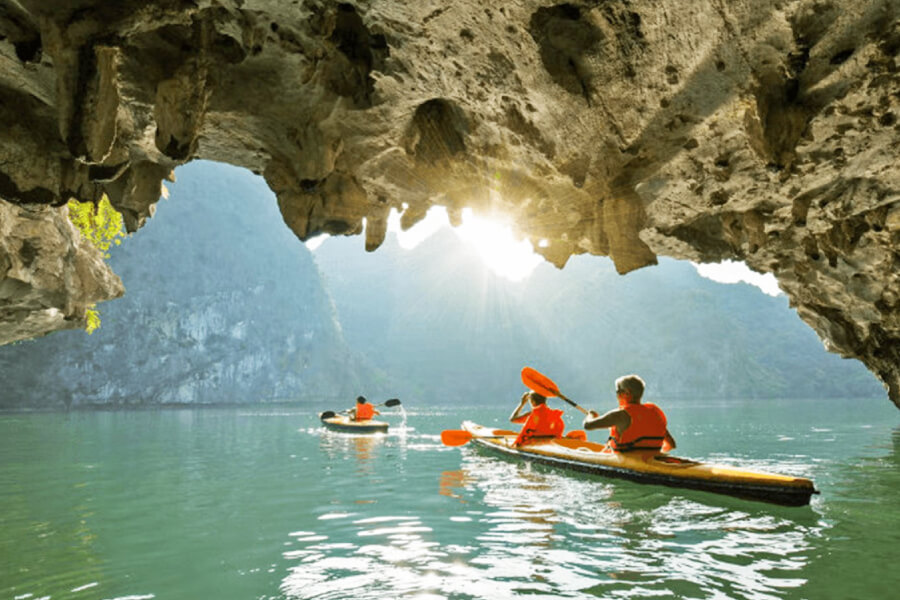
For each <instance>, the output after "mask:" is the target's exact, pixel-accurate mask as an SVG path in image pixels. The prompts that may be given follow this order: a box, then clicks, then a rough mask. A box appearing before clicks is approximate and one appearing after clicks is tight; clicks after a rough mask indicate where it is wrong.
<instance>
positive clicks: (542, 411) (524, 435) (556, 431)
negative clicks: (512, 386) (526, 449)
mask: <svg viewBox="0 0 900 600" xmlns="http://www.w3.org/2000/svg"><path fill="white" fill-rule="evenodd" d="M529 401H530V402H531V410H530V411H528V412H527V413H525V414H521V412H522V409H523V408H525V403H526V402H529ZM562 414H563V411H561V410H554V409H552V408H550V407H549V406H547V398H545V397H544V396H542V395H540V394H538V393H537V392H525V393H524V394H522V399H521V401H520V402H519V406H517V407H516V410H514V411H513V413H512V414H511V415H510V416H509V420H510V422H511V423H524V425H523V426H522V431H520V432H519V435H518V436H517V437H516V439H515V441H514V442H513V445H514V446H523V445H525V444H527V443H529V442H531V441H532V440H534V439H535V438H541V437H554V438H558V437H562V434H563V429H565V423H563V420H562Z"/></svg>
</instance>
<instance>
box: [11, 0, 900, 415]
mask: <svg viewBox="0 0 900 600" xmlns="http://www.w3.org/2000/svg"><path fill="white" fill-rule="evenodd" d="M898 14H900V0H868V1H866V0H861V1H860V2H854V3H847V2H838V1H836V0H794V1H776V0H770V1H766V0H761V1H755V2H723V1H721V0H707V1H704V0H697V1H694V2H689V3H686V2H675V1H674V0H671V1H665V2H650V1H637V0H633V1H629V0H608V1H599V0H598V1H583V2H568V3H553V2H547V1H523V2H516V3H500V4H499V5H497V6H496V7H494V6H487V5H485V4H484V3H482V2H475V1H469V0H450V1H446V2H441V3H437V2H409V3H401V2H395V1H393V0H380V1H379V0H371V1H358V2H330V1H303V2H301V1H296V2H291V3H288V2H284V1H280V0H247V1H241V0H232V1H228V0H225V1H221V2H212V1H204V0H182V1H179V0H169V1H161V0H160V1H155V2H146V1H137V0H120V1H117V2H112V1H106V2H102V1H99V0H68V1H56V2H46V1H44V0H40V1H39V0H0V124H2V126H0V197H2V199H3V201H2V204H3V205H4V209H3V210H4V212H2V213H0V214H2V215H4V216H3V219H4V222H3V225H2V228H3V230H4V231H7V230H9V229H12V228H15V227H10V226H8V225H7V223H8V221H7V219H8V217H6V216H5V215H6V214H7V212H8V211H10V210H13V211H15V210H21V208H18V207H28V210H31V211H33V210H37V209H35V208H34V207H40V208H39V210H42V211H44V213H45V214H46V218H47V219H53V218H57V217H54V216H52V215H54V214H56V213H58V212H59V211H60V210H61V209H54V208H53V207H57V206H61V205H62V204H64V203H65V201H66V200H67V199H68V198H69V197H71V196H74V197H78V198H81V199H92V200H96V199H98V198H99V197H100V195H101V194H103V193H106V194H108V195H109V197H110V199H111V200H112V202H113V204H114V205H115V206H116V207H117V208H118V209H119V210H120V211H122V212H123V214H124V216H125V219H126V224H127V227H128V229H129V230H131V231H134V230H136V229H138V228H139V227H140V226H141V225H142V224H143V222H144V221H145V219H146V218H147V217H149V216H151V215H152V211H153V205H154V203H155V202H156V200H157V199H158V196H159V186H160V181H161V180H162V179H163V178H164V177H165V176H166V175H167V174H168V173H169V172H170V171H171V169H172V168H173V167H174V166H175V165H178V164H182V163H184V162H187V161H189V160H191V159H194V158H207V159H213V160H219V161H224V162H228V163H231V164H235V165H240V166H244V167H247V168H249V169H251V170H253V171H254V172H256V173H260V174H262V175H263V176H264V177H265V179H266V181H267V182H268V184H269V186H270V187H271V188H272V190H273V191H274V192H275V193H276V195H277V197H278V203H279V207H280V208H281V212H282V215H283V216H284V220H285V223H286V224H287V225H288V226H289V227H290V228H291V229H292V230H293V231H294V232H295V233H296V235H297V236H298V237H299V238H301V239H307V238H309V237H312V236H314V235H317V234H319V233H322V232H328V233H334V234H356V233H360V232H363V231H365V239H366V249H368V250H374V249H376V248H377V247H378V246H379V245H380V244H381V243H382V241H383V239H384V235H385V230H386V221H387V214H388V212H389V210H390V208H392V207H394V208H398V209H400V210H402V211H404V213H403V223H404V225H405V226H409V225H412V224H413V223H415V222H416V221H417V220H418V219H420V218H421V217H422V216H423V215H424V214H425V212H426V211H427V209H428V208H429V207H430V206H432V205H435V204H439V205H443V206H446V207H448V210H449V213H450V215H451V218H454V219H456V218H458V216H459V213H460V211H461V209H462V208H463V207H466V206H471V207H474V208H475V209H476V211H478V212H481V213H489V212H500V213H503V214H505V215H507V216H509V217H511V218H513V219H514V220H515V221H516V223H517V224H518V227H519V231H520V232H521V234H522V235H524V236H527V237H529V238H530V239H531V240H532V241H533V242H535V243H537V242H539V241H542V243H541V248H540V251H541V252H542V253H543V254H544V255H545V256H546V257H547V259H548V260H549V261H551V262H552V263H554V264H556V265H558V266H563V265H564V264H565V263H566V261H567V259H568V258H569V257H570V256H572V255H573V254H581V253H591V254H599V255H608V256H610V257H611V258H612V259H613V261H614V262H615V264H616V267H617V269H618V271H619V272H620V273H627V272H629V271H631V270H634V269H637V268H640V267H643V266H647V265H651V264H654V263H655V262H656V256H658V255H665V256H672V257H675V258H682V259H692V260H699V261H716V260H721V259H726V258H728V259H738V260H744V261H746V262H747V264H748V265H750V266H751V267H753V268H754V269H756V270H758V271H761V272H771V273H774V274H775V275H776V277H777V278H778V280H779V282H780V285H781V287H782V289H783V290H784V291H785V293H787V294H788V296H789V297H790V299H791V303H792V305H793V306H794V307H796V309H797V310H798V313H799V314H800V316H801V317H802V318H803V319H804V320H805V321H806V322H807V323H809V324H810V326H811V327H813V329H815V330H816V331H817V332H818V334H819V335H820V336H821V337H822V339H823V340H824V341H825V343H826V344H827V345H828V347H829V348H830V349H831V350H833V351H835V352H837V353H840V354H841V355H844V356H848V357H856V358H859V359H860V360H862V361H863V362H864V363H865V364H866V365H867V366H868V367H869V368H870V369H871V370H872V371H873V372H874V373H875V374H877V375H878V376H879V377H880V378H881V380H882V381H883V382H884V383H885V384H886V386H887V389H888V392H889V395H890V397H891V398H892V399H893V401H894V402H895V403H898V404H900V305H898V303H900V268H898V266H900V192H898V182H900V173H898V161H897V154H898V151H897V148H898V146H900V124H898V122H897V115H898V112H900V76H898V50H900V20H898ZM364 220H365V221H364ZM536 245H537V244H536ZM32 246H33V245H32ZM0 248H2V250H0V252H3V254H0V265H5V264H7V263H16V264H20V263H21V264H24V262H26V261H23V260H22V259H21V257H22V253H23V250H22V249H21V247H20V246H19V245H10V244H6V245H0ZM55 251H56V252H65V253H75V254H79V253H85V254H86V253H87V251H86V250H84V249H83V248H81V249H79V247H78V246H77V245H76V244H75V243H74V242H73V243H71V245H70V246H68V247H67V248H66V249H65V250H60V249H57V250H55ZM26 254H27V253H26ZM70 271H71V269H70ZM94 275H95V276H96V278H97V279H96V280H94V281H90V282H89V281H86V280H83V279H82V278H73V277H69V278H67V279H66V284H65V285H63V286H61V287H62V289H65V290H66V291H65V292H64V294H63V295H64V296H71V297H83V296H85V295H87V294H86V292H85V291H84V290H85V289H87V288H92V289H95V290H103V293H101V294H99V295H101V296H102V295H104V294H105V295H106V296H109V297H112V296H114V295H115V294H116V293H119V292H118V291H117V290H116V289H114V287H108V286H107V287H104V286H102V285H100V284H99V283H98V281H99V280H100V279H102V278H103V277H111V275H109V274H108V273H101V272H100V271H99V270H98V271H97V272H96V273H94ZM0 276H3V275H2V271H0ZM4 277H5V278H4V279H3V280H0V282H2V283H0V286H2V289H3V290H10V291H4V293H3V295H2V296H0V298H2V301H3V303H4V306H3V307H0V340H2V341H9V340H11V339H16V338H17V337H21V336H22V335H37V334H40V333H44V332H46V331H49V330H51V329H54V328H57V327H59V326H62V325H63V324H62V323H59V322H55V321H52V320H50V321H48V320H46V319H40V318H34V319H32V321H33V323H32V324H31V325H30V326H29V327H23V326H22V325H21V323H22V322H23V321H24V320H25V317H23V313H22V312H21V311H19V312H15V311H13V310H12V309H7V308H6V306H10V307H14V306H18V304H16V303H17V302H19V303H20V297H21V296H20V292H19V291H17V290H20V289H21V286H20V284H19V283H18V282H21V281H23V277H26V276H25V275H23V274H21V269H20V271H14V270H13V271H10V270H9V269H7V273H6V275H5V276H4ZM29 289H32V290H34V289H43V288H34V287H31V288H29ZM23 293H24V292H23ZM38 295H40V294H38ZM97 295H98V294H94V295H93V296H92V298H93V297H96V296H97ZM32 296H34V293H32ZM46 296H47V299H43V300H40V301H36V302H32V303H31V304H28V306H36V307H40V306H49V305H53V306H57V305H64V304H65V303H63V302H60V301H59V300H58V299H55V300H52V301H51V300H49V298H50V297H51V296H53V294H52V293H51V292H49V291H48V292H47V293H46ZM58 296H59V294H56V295H55V296H53V297H54V298H58ZM76 304H77V303H76ZM64 308H65V310H63V311H62V312H63V313H64V314H65V315H66V318H67V319H68V321H66V322H67V323H70V324H73V323H77V321H78V318H79V312H78V310H77V308H74V305H73V307H69V306H65V307H64ZM70 308H72V309H71V310H69V309H70ZM35 310H38V308H35ZM13 313H15V314H13Z"/></svg>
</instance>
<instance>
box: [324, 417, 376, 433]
mask: <svg viewBox="0 0 900 600" xmlns="http://www.w3.org/2000/svg"><path fill="white" fill-rule="evenodd" d="M319 418H320V419H321V420H322V424H323V425H324V426H325V428H326V429H330V430H331V431H340V432H342V433H387V430H388V424H387V423H385V422H384V421H372V420H369V421H354V420H352V419H350V418H349V417H348V416H347V415H335V416H333V417H328V418H324V419H322V418H321V416H320V417H319Z"/></svg>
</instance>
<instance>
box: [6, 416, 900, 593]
mask: <svg viewBox="0 0 900 600" xmlns="http://www.w3.org/2000/svg"><path fill="white" fill-rule="evenodd" d="M514 400H515V399H513V401H511V403H510V406H502V407H500V406H498V407H493V408H487V407H478V408H474V407H473V408H452V409H434V408H425V407H417V406H414V405H409V403H408V402H406V401H405V408H406V411H407V415H406V416H405V419H404V416H403V415H400V414H396V413H394V414H389V415H387V416H386V420H389V421H390V422H391V423H392V424H393V425H394V427H393V429H392V432H391V433H389V434H388V435H386V436H375V437H361V436H352V435H347V434H337V433H330V432H326V431H324V430H322V429H321V428H320V427H319V426H318V423H317V420H316V417H315V412H316V411H315V410H313V409H302V408H264V407H263V408H233V409H205V410H158V411H135V412H95V413H87V412H85V413H71V414H6V415H0V459H2V461H0V531H2V537H0V598H3V599H9V600H13V599H18V600H32V599H33V600H37V599H39V598H91V599H94V598H96V599H112V598H127V599H129V600H139V599H140V600H144V599H151V598H159V599H170V598H171V599H182V598H184V599H206V598H211V599H212V598H215V599H262V598H266V599H268V598H297V599H300V598H324V599H344V598H346V599H351V598H358V599H367V598H379V599H381V598H388V599H390V598H419V599H432V598H435V599H436V598H459V599H467V598H485V599H488V598H490V599H503V598H594V597H599V598H704V599H722V598H754V599H773V598H810V599H828V598H835V599H838V598H840V599H850V598H859V599H868V598H890V597H896V596H895V593H896V590H897V588H898V586H900V575H898V570H897V567H896V565H897V558H898V556H900V550H898V548H900V514H898V512H900V511H898V501H897V496H898V492H900V469H898V462H900V461H898V453H897V446H898V442H900V431H898V429H897V425H898V421H900V420H898V412H897V410H896V409H895V408H894V407H893V406H891V405H890V403H889V402H888V401H887V400H884V399H878V400H872V401H867V402H861V401H834V400H829V401H819V400H816V401H813V400H805V401H797V402H793V403H789V402H775V401H770V402H760V401H754V402H745V403H734V402H733V403H727V404H726V403H711V402H707V403H701V402H696V403H690V404H689V403H685V402H680V403H678V404H674V403H672V404H669V405H666V408H667V409H668V413H669V417H670V428H671V430H672V432H673V433H674V434H675V436H676V438H677V439H678V442H679V449H678V451H677V452H676V454H678V455H680V456H688V457H691V458H698V459H715V460H717V461H719V462H727V463H731V464H735V465H739V466H745V467H752V468H757V469H763V470H771V471H778V472H783V473H790V474H796V475H802V476H806V477H811V478H813V479H814V480H815V482H816V485H817V487H818V488H819V489H820V490H821V491H822V494H821V495H820V496H816V497H814V499H813V504H812V505H811V506H809V507H803V508H786V507H779V506H773V505H768V504H762V503H755V502H750V501H743V500H738V499H732V498H727V497H724V496H717V495H713V494H708V493H703V492H692V491H679V490H673V489H669V488H661V487H655V486H647V485H640V484H636V483H631V482H624V481H608V480H603V479H599V478H596V477H591V476H586V475H572V474H566V473H558V472H553V471H551V470H548V469H547V468H545V467H529V466H527V465H522V464H516V463H514V462H510V461H507V460H503V459H499V458H494V457H490V456H487V455H481V454H479V453H477V452H476V451H474V450H473V449H472V448H471V447H462V448H447V447H444V446H442V445H441V443H440V440H439V437H438V435H439V432H440V431H441V430H442V429H455V428H458V426H459V423H460V421H461V420H462V419H464V418H471V419H474V420H476V421H479V422H481V423H484V424H490V425H495V426H505V423H504V421H505V418H506V416H507V415H508V413H509V412H510V411H511V410H512V408H513V404H514ZM664 405H665V403H664ZM322 408H341V407H317V409H319V410H321V409H322ZM568 413H569V416H568V419H567V420H569V419H570V421H569V423H570V425H573V424H576V423H577V419H576V417H575V415H574V414H571V413H572V411H568ZM404 422H405V427H404V426H403V423H404ZM592 435H594V434H592ZM595 438H596V436H595Z"/></svg>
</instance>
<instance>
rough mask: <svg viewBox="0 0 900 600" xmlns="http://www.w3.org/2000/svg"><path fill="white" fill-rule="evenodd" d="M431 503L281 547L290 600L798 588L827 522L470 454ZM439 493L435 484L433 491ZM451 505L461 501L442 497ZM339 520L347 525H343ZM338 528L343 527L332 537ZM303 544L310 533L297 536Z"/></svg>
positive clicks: (737, 593)
mask: <svg viewBox="0 0 900 600" xmlns="http://www.w3.org/2000/svg"><path fill="white" fill-rule="evenodd" d="M437 484H438V485H437V494H436V497H437V498H440V499H442V500H441V501H440V502H441V503H440V504H436V505H435V506H437V507H439V508H438V509H437V510H435V511H434V512H429V511H427V510H421V506H422V504H421V503H419V505H418V506H419V509H417V510H415V511H413V512H412V513H410V514H402V513H399V512H388V513H386V514H381V515H378V516H370V517H360V516H359V515H357V514H350V513H348V514H345V515H342V516H340V517H339V518H337V519H331V518H330V520H329V522H328V523H327V527H325V525H326V524H325V523H323V528H322V530H321V531H318V532H306V534H307V537H305V538H303V539H304V540H308V541H309V543H307V544H305V545H303V547H300V548H295V549H292V550H290V551H289V552H285V554H284V558H285V559H286V560H288V561H289V563H290V564H291V566H290V567H289V568H288V574H287V576H286V577H285V578H284V580H283V581H282V585H281V591H282V593H283V594H284V595H285V596H286V597H288V598H296V599H301V598H326V599H327V598H335V599H336V598H348V597H353V598H360V599H368V598H372V599H374V598H385V597H401V596H410V597H421V598H427V597H433V598H461V599H463V598H492V599H494V598H499V599H503V598H510V599H512V598H521V597H522V596H526V595H529V596H530V595H538V596H545V597H557V596H579V597H595V596H596V597H603V598H633V597H655V596H661V597H698V598H706V597H722V598H747V599H757V598H758V599H771V598H780V597H791V596H790V594H791V590H796V589H798V588H800V587H802V586H803V585H804V584H805V583H806V574H805V570H806V569H807V567H808V565H809V562H810V559H811V555H812V551H813V547H812V542H811V539H813V538H815V536H816V535H818V534H819V531H820V527H819V526H817V523H818V517H817V515H816V514H815V513H814V512H813V511H812V510H810V509H808V508H807V509H791V508H783V507H777V506H769V505H759V504H756V503H750V502H744V501H741V500H737V499H731V498H727V497H718V496H716V497H714V500H713V501H709V496H708V495H706V494H702V493H699V494H691V493H688V494H685V495H681V494H677V493H676V494H673V493H672V491H671V490H667V489H661V488H658V487H654V486H642V485H639V484H630V483H628V482H619V481H617V482H614V483H611V482H606V481H604V480H601V479H598V478H592V477H588V476H583V477H581V476H572V475H571V474H565V475H564V474H559V473H555V472H552V471H549V470H546V469H542V468H540V467H534V468H533V467H530V466H528V465H521V464H516V463H512V462H508V461H503V460H497V459H495V458H491V457H485V456H480V455H478V454H477V453H475V452H467V453H466V454H464V459H463V462H462V468H460V469H450V470H443V471H440V472H439V475H438V477H437ZM432 489H433V488H432ZM447 501H452V503H450V504H447ZM336 521H338V522H339V523H337V522H336ZM328 528H330V529H331V530H332V531H333V532H334V533H335V535H331V536H328V537H327V539H324V540H323V539H322V538H321V537H319V536H323V535H325V536H327V535H328V534H327V530H328ZM295 541H298V542H299V541H301V539H300V538H297V539H296V540H295Z"/></svg>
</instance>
